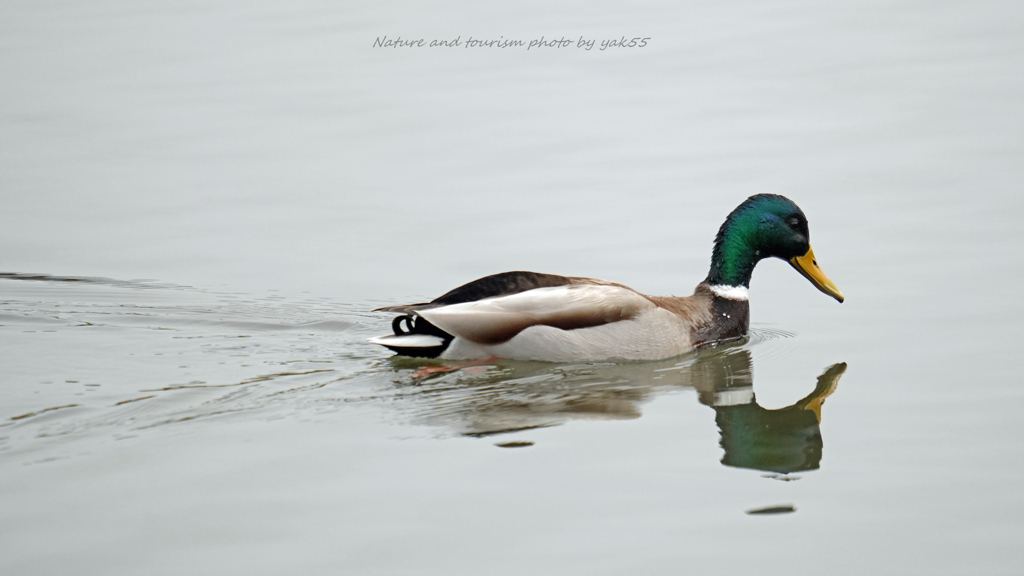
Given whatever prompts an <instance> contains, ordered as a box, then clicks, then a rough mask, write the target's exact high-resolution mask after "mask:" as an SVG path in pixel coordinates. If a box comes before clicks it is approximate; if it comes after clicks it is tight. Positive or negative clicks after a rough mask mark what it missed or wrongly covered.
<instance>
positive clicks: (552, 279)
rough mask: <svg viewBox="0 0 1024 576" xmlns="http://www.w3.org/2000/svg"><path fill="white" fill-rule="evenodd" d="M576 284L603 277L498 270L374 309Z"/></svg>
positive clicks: (407, 309)
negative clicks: (426, 296)
mask: <svg viewBox="0 0 1024 576" xmlns="http://www.w3.org/2000/svg"><path fill="white" fill-rule="evenodd" d="M577 283H606V282H604V281H603V280H594V279H592V278H572V277H569V276H558V275H555V274H542V273H539V272H525V271H516V272H502V273H500V274H492V275H490V276H484V277H483V278H480V279H478V280H474V281H472V282H470V283H468V284H463V285H462V286H459V287H458V288H455V289H454V290H451V291H449V292H447V293H445V294H444V295H442V296H440V297H438V298H435V299H433V300H431V301H430V302H421V303H419V304H403V305H401V306H387V307H384V308H378V309H376V310H374V312H398V313H400V314H409V313H411V312H416V311H418V310H426V309H429V308H437V307H439V306H447V305H450V304H460V303H462V302H476V301H478V300H483V299H485V298H497V297H499V296H510V295H512V294H519V293H522V292H526V291H528V290H535V289H537V288H552V287H555V286H567V285H569V284H577Z"/></svg>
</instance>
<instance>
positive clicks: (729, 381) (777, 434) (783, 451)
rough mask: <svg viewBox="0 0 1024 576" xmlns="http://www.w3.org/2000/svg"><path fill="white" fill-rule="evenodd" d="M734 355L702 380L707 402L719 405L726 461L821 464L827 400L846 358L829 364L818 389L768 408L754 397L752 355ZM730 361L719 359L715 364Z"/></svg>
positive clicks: (771, 466) (762, 465) (801, 467)
mask: <svg viewBox="0 0 1024 576" xmlns="http://www.w3.org/2000/svg"><path fill="white" fill-rule="evenodd" d="M734 358H735V359H734V364H733V365H732V366H731V368H732V370H731V371H729V372H722V373H720V374H718V375H712V376H711V377H707V378H703V379H701V380H700V382H699V383H698V384H697V387H698V389H699V390H700V401H701V403H703V404H706V405H708V406H711V407H712V408H714V409H715V423H717V424H718V429H719V431H720V432H721V434H722V442H721V444H722V449H723V450H725V455H724V456H723V457H722V464H725V465H726V466H734V467H737V468H752V469H755V470H764V471H766V472H778V473H782V474H788V473H790V472H801V471H806V470H817V469H818V468H819V466H820V464H821V451H822V447H823V442H822V438H821V429H820V427H819V424H820V423H821V406H822V404H823V403H824V401H825V398H827V397H829V396H830V395H831V394H832V393H833V392H835V390H836V387H837V386H838V385H839V378H840V377H841V376H842V375H843V372H845V371H846V363H839V364H833V365H832V366H829V367H828V368H826V369H825V372H824V373H823V374H822V375H821V376H818V383H817V386H815V387H814V390H813V391H811V393H810V394H808V395H807V396H805V397H804V398H803V399H801V400H800V401H798V402H796V403H795V404H793V405H791V406H786V407H785V408H779V409H777V410H768V409H766V408H762V407H761V406H760V405H759V404H758V403H757V401H756V400H755V399H754V382H753V377H752V371H751V369H750V357H749V355H734ZM744 361H745V366H744V365H743V363H744ZM727 366H728V364H722V365H717V366H713V367H710V370H711V371H715V370H716V369H721V368H724V367H727ZM708 384H710V386H707V385H708Z"/></svg>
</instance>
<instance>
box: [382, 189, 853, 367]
mask: <svg viewBox="0 0 1024 576" xmlns="http://www.w3.org/2000/svg"><path fill="white" fill-rule="evenodd" d="M765 258H780V259H782V260H785V261H787V262H789V263H790V265H792V267H793V268H794V269H796V271H797V272H799V273H800V274H801V275H803V276H804V277H805V278H807V280H809V281H810V282H811V284H812V285H814V287H816V288H817V289H818V290H820V291H821V292H823V293H825V294H827V295H829V296H831V297H832V298H835V299H836V300H837V301H838V302H840V303H841V302H843V300H844V299H845V297H844V296H843V293H842V292H841V291H840V290H839V288H837V287H836V285H835V284H833V283H832V281H831V280H829V278H828V277H827V276H826V275H825V273H824V272H822V270H821V268H820V267H819V266H818V261H817V259H816V257H815V256H814V250H812V249H811V243H810V232H809V230H808V227H807V217H806V216H805V215H804V212H803V211H802V210H801V209H800V207H799V206H797V205H796V204H795V203H794V202H793V201H792V200H790V199H789V198H786V197H785V196H781V195H778V194H757V195H754V196H751V197H749V198H747V199H746V200H744V201H743V202H742V203H741V204H740V205H739V206H737V207H736V209H734V210H733V211H732V212H731V213H729V215H728V216H727V217H726V219H725V222H724V223H723V224H722V226H721V227H720V228H719V230H718V234H717V235H716V236H715V240H714V246H713V248H712V251H711V268H710V270H709V271H708V275H707V277H706V278H705V279H704V280H703V281H702V282H701V283H700V284H698V285H697V287H696V288H695V289H694V292H693V294H692V295H691V296H683V297H678V296H649V295H646V294H642V293H640V292H638V291H636V290H634V289H632V288H629V287H628V286H625V285H623V284H619V283H616V282H610V281H607V280H601V279H597V278H585V277H576V276H559V275H556V274H544V273H539V272H527V271H514V272H502V273H499V274H492V275H490V276H485V277H483V278H480V279H478V280H474V281H472V282H469V283H468V284H464V285H462V286H459V287H458V288H455V289H453V290H451V291H449V292H447V293H445V294H443V295H442V296H439V297H438V298H435V299H434V300H431V301H430V302H421V303H418V304H406V305H401V306H387V307H384V308H378V309H377V310H374V311H375V312H386V313H393V314H399V315H398V316H395V317H394V318H393V319H392V322H391V329H392V334H388V335H385V336H378V337H375V338H370V339H369V340H368V341H369V342H371V343H373V344H379V345H381V346H384V347H386V348H388V349H389V350H391V351H393V352H395V353H396V354H398V355H402V356H411V357H419V358H438V359H442V360H485V359H491V358H506V359H515V360H535V361H547V362H590V361H607V360H661V359H665V358H670V357H673V356H678V355H680V354H683V353H686V352H689V351H691V350H694V349H696V348H700V347H704V346H708V345H712V344H716V343H719V342H724V341H728V340H733V339H738V338H741V337H743V336H744V335H746V333H747V331H748V330H749V327H750V300H749V288H750V278H751V275H752V273H753V271H754V267H755V266H756V265H757V263H758V262H760V261H761V260H764V259H765Z"/></svg>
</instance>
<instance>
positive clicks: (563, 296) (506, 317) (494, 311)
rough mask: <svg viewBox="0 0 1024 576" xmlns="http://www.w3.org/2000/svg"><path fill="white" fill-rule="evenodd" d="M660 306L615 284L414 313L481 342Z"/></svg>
mask: <svg viewBox="0 0 1024 576" xmlns="http://www.w3.org/2000/svg"><path fill="white" fill-rule="evenodd" d="M655 307H656V306H655V305H654V303H652V302H651V301H650V300H648V299H647V298H646V297H644V296H643V295H641V294H639V293H637V292H635V291H633V290H630V289H629V288H626V287H624V286H619V285H614V284H569V285H564V286H555V287H546V288H535V289H533V290H528V291H525V292H519V293H516V294H512V295H508V296H499V297H494V298H485V299H482V300H476V301H473V302H462V303H458V304H451V305H448V306H438V307H436V308H428V309H420V310H416V311H415V313H416V314H418V315H420V316H422V317H423V318H426V319H427V321H429V322H430V323H431V324H433V325H434V326H437V327H438V328H440V329H441V330H444V331H445V332H447V333H449V334H451V335H453V336H456V337H458V338H462V339H464V340H468V341H470V342H476V343H478V344H487V345H491V344H500V343H502V342H507V341H508V340H511V339H512V338H513V337H515V336H516V335H517V334H519V333H520V332H522V331H523V330H525V329H527V328H529V327H530V326H537V325H544V326H553V327H555V328H561V329H563V330H575V329H579V328H589V327H592V326H600V325H602V324H608V323H612V322H622V321H626V320H629V319H631V318H633V317H635V316H636V315H638V314H639V313H640V312H642V311H643V310H646V309H650V308H655Z"/></svg>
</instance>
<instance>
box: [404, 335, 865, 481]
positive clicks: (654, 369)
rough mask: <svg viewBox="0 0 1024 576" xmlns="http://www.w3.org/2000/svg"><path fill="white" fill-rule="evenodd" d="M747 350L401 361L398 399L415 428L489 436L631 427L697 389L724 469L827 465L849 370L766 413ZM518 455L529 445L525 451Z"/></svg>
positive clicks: (829, 374)
mask: <svg viewBox="0 0 1024 576" xmlns="http://www.w3.org/2000/svg"><path fill="white" fill-rule="evenodd" d="M742 344H743V342H740V343H739V345H733V346H718V347H715V348H711V349H704V350H699V351H697V352H695V353H693V354H692V355H690V356H689V358H686V359H684V360H682V361H680V360H679V359H678V358H677V359H675V360H669V361H663V362H645V363H623V364H612V363H608V364H586V365H576V366H565V365H559V366H552V365H551V364H547V363H538V362H522V361H511V360H493V361H489V362H488V363H486V364H484V363H481V364H477V365H474V366H468V367H462V368H459V369H453V370H447V369H446V368H441V369H438V368H428V369H426V370H423V369H422V363H419V362H416V361H410V360H409V359H402V358H400V357H396V358H395V359H392V360H391V363H392V367H393V368H395V369H396V370H397V371H398V372H400V373H403V376H407V375H408V374H409V372H408V369H410V368H414V367H417V366H419V367H420V369H419V370H416V371H415V372H413V375H414V377H413V378H412V379H409V378H407V377H403V378H400V379H399V380H398V381H396V384H398V385H399V390H398V391H397V393H398V394H397V395H398V396H400V397H403V398H404V399H406V400H410V401H412V402H411V404H405V403H403V404H404V405H405V406H406V408H407V409H411V411H412V412H413V414H412V416H413V419H414V420H418V421H420V422H423V423H428V424H431V425H439V426H441V427H445V428H454V429H455V430H456V431H457V432H459V433H460V434H463V435H466V436H475V437H485V436H493V435H498V434H505V433H510V432H517V431H523V430H528V429H533V428H542V427H548V426H556V425H559V424H562V423H564V422H566V421H568V420H574V419H632V418H638V417H639V416H640V414H641V411H640V406H641V405H642V404H643V403H644V402H646V401H648V400H651V399H653V398H654V396H656V395H657V394H658V393H662V392H668V391H672V390H678V389H679V388H681V387H691V388H695V389H696V390H697V392H698V398H699V399H700V402H701V403H702V404H705V405H707V406H710V407H711V408H713V409H714V410H715V413H716V416H715V421H716V423H717V424H718V428H719V430H720V432H721V446H722V448H723V449H724V450H725V455H724V456H723V458H722V463H723V464H724V465H726V466H733V467H738V468H751V469H755V470H763V471H767V472H775V473H783V474H785V473H790V472H798V471H806V470H815V469H817V468H818V467H819V466H820V462H821V455H822V437H821V430H820V428H819V424H820V422H821V408H822V403H823V402H824V400H825V398H827V397H828V396H830V395H831V394H832V393H833V392H835V390H836V387H837V385H838V383H839V378H840V377H841V376H842V375H843V372H845V371H846V364H845V363H839V364H834V365H832V366H830V367H828V368H826V369H825V372H824V373H823V374H822V375H821V376H819V377H818V381H817V385H816V386H815V388H814V389H813V391H811V393H810V394H808V395H807V396H806V397H804V398H803V399H801V400H800V401H798V402H796V403H795V404H793V405H791V406H787V407H785V408H780V409H777V410H768V409H765V408H762V407H761V406H760V405H758V404H757V402H756V400H755V398H754V381H753V371H752V368H751V357H750V351H749V350H747V348H745V347H743V346H742ZM508 445H512V446H523V445H528V444H524V443H521V442H518V443H509V444H508Z"/></svg>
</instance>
